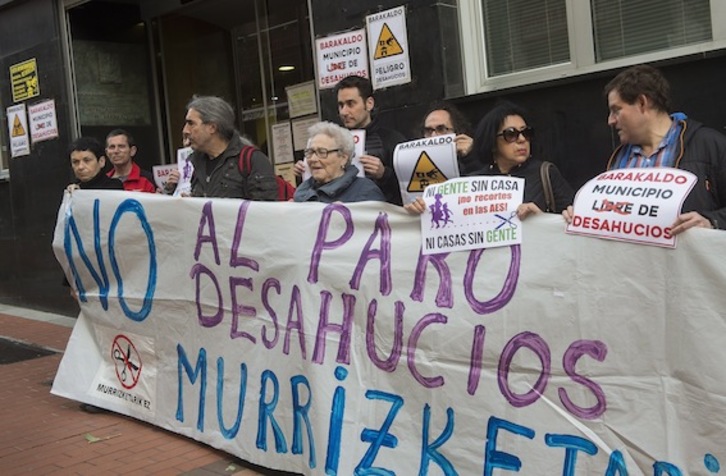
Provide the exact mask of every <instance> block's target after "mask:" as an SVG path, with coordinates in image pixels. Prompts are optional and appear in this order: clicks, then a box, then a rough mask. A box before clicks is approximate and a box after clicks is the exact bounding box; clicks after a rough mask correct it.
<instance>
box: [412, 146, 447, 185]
mask: <svg viewBox="0 0 726 476" xmlns="http://www.w3.org/2000/svg"><path fill="white" fill-rule="evenodd" d="M447 180H448V178H447V177H446V175H444V173H443V172H442V171H441V169H439V168H438V167H437V166H436V164H434V162H433V160H431V157H429V155H428V154H427V153H426V152H425V151H424V152H421V155H420V156H419V157H418V160H417V161H416V165H415V166H414V168H413V173H412V174H411V181H410V182H409V183H408V189H407V190H408V191H409V192H423V191H424V189H425V188H426V187H427V186H429V185H431V184H434V183H443V182H446V181H447Z"/></svg>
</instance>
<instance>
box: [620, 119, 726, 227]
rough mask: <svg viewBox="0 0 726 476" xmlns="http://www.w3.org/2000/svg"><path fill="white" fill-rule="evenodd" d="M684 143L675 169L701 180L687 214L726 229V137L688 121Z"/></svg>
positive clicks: (682, 137) (685, 207) (688, 202)
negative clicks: (692, 214)
mask: <svg viewBox="0 0 726 476" xmlns="http://www.w3.org/2000/svg"><path fill="white" fill-rule="evenodd" d="M678 140H679V141H680V143H679V147H678V150H679V151H680V153H679V155H678V156H677V157H676V160H675V162H674V163H675V166H676V167H677V168H679V169H682V170H687V171H689V172H691V173H693V174H695V175H696V177H698V181H697V182H696V185H694V187H693V190H691V193H690V194H689V195H688V197H686V201H685V202H684V203H683V212H684V213H685V212H698V213H700V214H701V215H703V216H704V217H706V218H707V219H708V220H710V221H711V224H712V225H713V227H714V228H720V229H722V230H723V229H726V136H724V135H723V134H721V133H720V132H718V131H717V130H715V129H711V128H710V127H706V126H704V125H703V124H701V123H700V122H697V121H694V120H691V119H686V120H685V121H683V130H682V131H681V135H680V137H679V138H678ZM621 148H622V146H620V147H618V148H617V149H615V152H613V154H612V156H611V157H610V160H609V161H608V170H610V168H611V167H612V164H613V161H614V158H615V157H617V155H618V153H619V152H620V149H621Z"/></svg>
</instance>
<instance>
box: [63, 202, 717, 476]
mask: <svg viewBox="0 0 726 476" xmlns="http://www.w3.org/2000/svg"><path fill="white" fill-rule="evenodd" d="M521 227H522V228H526V233H524V232H523V234H524V235H526V237H525V239H524V240H523V242H522V244H521V245H513V246H511V247H502V248H492V249H488V250H474V251H468V252H457V253H449V254H441V255H431V256H423V255H421V254H420V248H421V246H420V243H421V236H420V225H419V217H414V216H409V215H408V214H407V213H405V212H404V211H403V210H402V209H401V208H399V207H395V206H392V205H388V204H382V203H377V202H367V203H356V204H350V205H345V204H330V205H323V204H317V203H305V204H298V203H289V202H278V203H274V202H273V203H262V202H247V201H240V200H224V199H201V198H200V199H197V198H174V197H169V196H163V195H160V194H143V193H128V192H121V191H118V192H116V191H74V192H73V194H72V195H68V194H67V195H66V197H65V199H64V202H63V204H62V206H61V209H60V211H59V215H58V224H57V227H56V231H55V236H54V241H53V247H54V251H55V253H56V256H57V257H58V260H59V261H60V262H61V264H62V266H63V268H64V270H65V272H66V275H67V276H68V278H69V281H70V282H71V283H73V285H74V286H77V287H78V290H79V292H80V296H81V299H82V303H81V314H80V316H79V319H78V323H77V324H76V327H75V329H74V331H73V334H72V336H71V339H70V341H69V344H68V348H67V349H66V353H65V355H64V357H63V360H62V362H61V365H60V368H59V370H58V374H57V376H56V378H55V381H54V386H53V390H52V391H53V393H54V394H57V395H61V396H64V397H68V398H72V399H75V400H79V401H83V402H87V403H91V404H94V405H98V406H102V407H105V408H109V409H111V410H113V411H116V412H119V413H122V414H126V415H130V416H133V417H135V418H139V419H141V420H145V421H148V422H150V423H152V424H154V425H157V426H160V427H163V428H166V429H169V430H171V431H174V432H177V433H180V434H183V435H187V436H189V437H192V438H194V439H197V440H199V441H202V442H205V443H207V444H209V445H212V446H214V447H217V448H220V449H222V450H224V451H227V452H229V453H232V454H234V455H237V456H239V457H240V458H243V459H245V460H248V461H251V462H254V463H256V464H260V465H263V466H267V467H270V468H276V469H284V470H288V471H296V472H300V473H303V474H309V475H323V474H340V475H351V474H400V475H410V474H422V475H425V474H446V475H454V474H459V475H476V474H484V475H492V474H504V472H514V471H519V472H521V473H522V474H538V475H539V474H547V475H553V474H588V475H590V474H603V475H605V474H607V475H616V474H617V475H624V474H631V475H633V474H649V475H650V474H653V475H677V474H712V473H717V472H718V470H717V468H718V467H719V465H720V464H723V463H724V462H726V446H724V441H726V366H724V365H723V362H724V361H725V360H726V346H724V339H725V338H726V320H725V319H724V309H726V294H725V293H724V292H723V288H724V284H726V266H724V264H725V263H724V258H723V253H722V251H723V249H724V248H725V247H726V234H724V233H723V232H720V231H716V230H702V229H693V230H689V231H688V232H686V233H685V234H683V235H682V236H681V237H680V241H679V246H678V248H677V249H675V250H671V249H664V248H660V247H650V246H638V245H635V244H631V243H623V242H614V241H608V240H601V239H596V238H588V237H582V236H576V235H568V234H566V233H565V232H564V223H563V221H562V218H561V217H559V216H553V215H537V216H534V217H531V218H529V219H527V220H526V221H525V222H524V223H522V224H521Z"/></svg>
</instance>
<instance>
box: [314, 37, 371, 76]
mask: <svg viewBox="0 0 726 476" xmlns="http://www.w3.org/2000/svg"><path fill="white" fill-rule="evenodd" d="M315 52H316V55H317V58H318V88H319V89H329V88H332V87H335V85H336V84H337V83H338V81H340V80H341V79H343V78H345V77H346V76H351V75H356V76H362V77H364V78H367V77H369V73H368V50H367V49H366V34H365V30H364V29H362V28H361V29H360V30H353V31H348V32H346V33H340V34H337V35H331V36H326V37H325V38H318V39H317V40H315Z"/></svg>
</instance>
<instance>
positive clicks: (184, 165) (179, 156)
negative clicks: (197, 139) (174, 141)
mask: <svg viewBox="0 0 726 476" xmlns="http://www.w3.org/2000/svg"><path fill="white" fill-rule="evenodd" d="M193 152H194V150H192V148H191V147H184V148H181V149H177V151H176V166H177V169H178V170H179V183H178V184H177V185H176V189H175V190H174V196H175V197H178V196H180V195H182V194H184V195H189V194H191V193H192V176H193V175H194V164H192V161H191V160H190V158H191V155H192V153H193Z"/></svg>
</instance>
